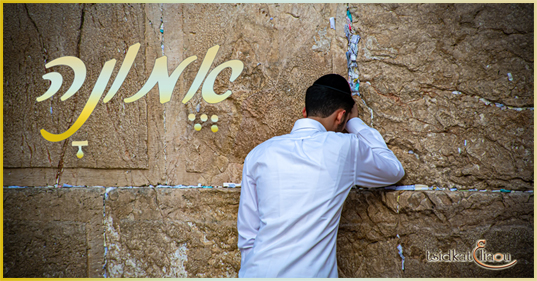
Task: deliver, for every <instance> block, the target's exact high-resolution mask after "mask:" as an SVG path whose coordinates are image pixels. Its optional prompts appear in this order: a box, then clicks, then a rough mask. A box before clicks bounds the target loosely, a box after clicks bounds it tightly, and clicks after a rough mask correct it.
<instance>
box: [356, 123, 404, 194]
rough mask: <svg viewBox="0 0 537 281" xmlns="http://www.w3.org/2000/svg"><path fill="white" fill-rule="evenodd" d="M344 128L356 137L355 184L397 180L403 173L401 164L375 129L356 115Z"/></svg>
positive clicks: (393, 181)
mask: <svg viewBox="0 0 537 281" xmlns="http://www.w3.org/2000/svg"><path fill="white" fill-rule="evenodd" d="M346 129H347V131H349V132H350V133H352V134H354V135H356V137H357V139H356V141H357V148H356V150H355V176H354V181H355V182H354V184H355V185H359V186H363V187H380V186H386V185H390V184H394V183H396V182H398V181H399V180H400V179H401V178H402V177H403V176H404V175H405V171H404V169H403V165H401V162H399V160H398V159H397V157H396V156H395V154H393V152H392V151H391V150H390V149H389V148H388V146H387V145H386V143H385V142H384V139H383V138H382V135H380V133H379V132H378V131H377V130H375V129H373V128H371V127H369V126H367V125H366V124H365V123H364V122H363V121H362V120H361V119H360V118H358V117H354V118H351V119H350V120H349V121H348V122H347V126H346Z"/></svg>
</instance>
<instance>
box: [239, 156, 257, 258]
mask: <svg viewBox="0 0 537 281" xmlns="http://www.w3.org/2000/svg"><path fill="white" fill-rule="evenodd" d="M249 162H250V161H249V157H246V159H245V160H244V166H243V169H242V182H241V196H240V202H239V213H238V215H237V230H238V232H239V237H238V244H237V246H238V247H239V249H240V251H241V264H244V259H245V257H246V256H247V255H248V253H249V252H250V250H251V248H252V247H253V246H254V241H255V238H256V236H257V232H258V231H259V214H258V211H257V192H256V184H255V181H254V180H253V178H252V176H251V174H250V172H249V164H250V163H249Z"/></svg>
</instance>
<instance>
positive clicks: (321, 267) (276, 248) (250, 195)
mask: <svg viewBox="0 0 537 281" xmlns="http://www.w3.org/2000/svg"><path fill="white" fill-rule="evenodd" d="M346 129H347V131H349V132H350V133H349V134H344V133H335V132H327V131H326V129H325V128H324V126H323V125H322V124H321V123H320V122H318V121H316V120H313V119H309V118H304V119H299V120H297V121H296V122H295V125H294V127H293V130H292V131H291V133H290V134H287V135H283V136H277V137H273V138H271V139H269V140H267V141H265V142H264V143H262V144H260V145H258V146H257V147H256V148H254V149H253V150H252V151H250V153H249V154H248V156H247V157H246V159H245V160H244V167H243V174H242V183H241V195H240V204H239V213H238V218H237V228H238V232H239V237H238V247H239V249H240V250H241V256H242V258H241V269H240V271H239V277H338V273H337V262H336V238H337V231H338V226H339V220H340V217H341V209H342V206H343V202H344V201H345V198H346V197H347V195H348V193H349V191H350V189H351V187H352V186H354V185H359V186H363V187H380V186H386V185H390V184H393V183H396V182H397V181H399V180H400V179H401V178H402V177H403V175H404V170H403V167H402V165H401V163H400V162H399V160H398V159H397V157H395V155H394V154H393V152H392V151H391V150H390V149H388V147H387V146H386V143H385V142H384V139H383V138H382V136H381V135H380V133H379V132H378V131H377V130H375V129H373V128H370V127H369V126H367V125H365V124H364V122H362V120H360V119H359V118H352V119H350V120H349V121H348V122H347V126H346Z"/></svg>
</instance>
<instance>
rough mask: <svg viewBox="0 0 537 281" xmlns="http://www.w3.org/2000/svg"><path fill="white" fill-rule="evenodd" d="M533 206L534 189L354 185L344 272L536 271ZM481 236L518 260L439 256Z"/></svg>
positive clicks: (341, 242)
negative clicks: (481, 262)
mask: <svg viewBox="0 0 537 281" xmlns="http://www.w3.org/2000/svg"><path fill="white" fill-rule="evenodd" d="M533 208H534V202H533V194H528V193H510V194H505V193H490V192H486V193H485V192H461V191H459V192H449V191H447V192H444V191H424V192H412V191H405V192H385V191H383V190H379V191H356V192H351V193H350V194H349V197H348V198H347V201H346V202H345V206H344V208H343V214H342V218H341V222H340V227H339V233H338V266H339V272H340V277H448V278H452V277H459V278H460V277H533V276H534V273H533V263H534V258H533V257H534V251H533V246H534V245H533V241H534V239H533V232H534V225H533V219H534V213H533ZM481 239H485V240H486V246H485V250H486V251H487V252H488V253H492V254H494V253H509V254H510V255H511V257H512V259H513V260H515V259H516V260H517V263H516V264H515V265H514V266H513V267H511V268H507V269H504V270H489V269H484V268H482V267H480V266H478V265H477V264H476V263H475V262H473V261H470V262H447V261H445V262H442V261H439V262H432V260H433V255H434V254H439V253H440V252H442V253H449V252H450V250H455V251H456V252H457V253H465V254H467V253H471V252H472V251H473V250H474V249H475V248H476V242H477V241H478V240H481ZM398 245H401V246H402V249H403V256H404V257H405V263H404V270H402V264H401V262H402V259H401V257H400V256H399V251H398V249H397V246H398ZM480 251H481V250H479V251H478V253H479V252H480ZM488 264H493V265H494V263H491V262H488ZM499 264H501V263H497V264H496V265H499Z"/></svg>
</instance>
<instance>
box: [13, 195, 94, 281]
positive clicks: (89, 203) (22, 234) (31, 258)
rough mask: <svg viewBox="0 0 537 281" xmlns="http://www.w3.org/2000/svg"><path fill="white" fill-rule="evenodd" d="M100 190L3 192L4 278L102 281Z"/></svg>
mask: <svg viewBox="0 0 537 281" xmlns="http://www.w3.org/2000/svg"><path fill="white" fill-rule="evenodd" d="M103 192H104V189H102V188H72V189H48V188H24V189H7V188H5V189H4V236H3V237H4V239H3V240H4V277H102V276H103V265H104V247H103V234H104V228H103V221H102V219H103V197H102V193H103Z"/></svg>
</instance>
